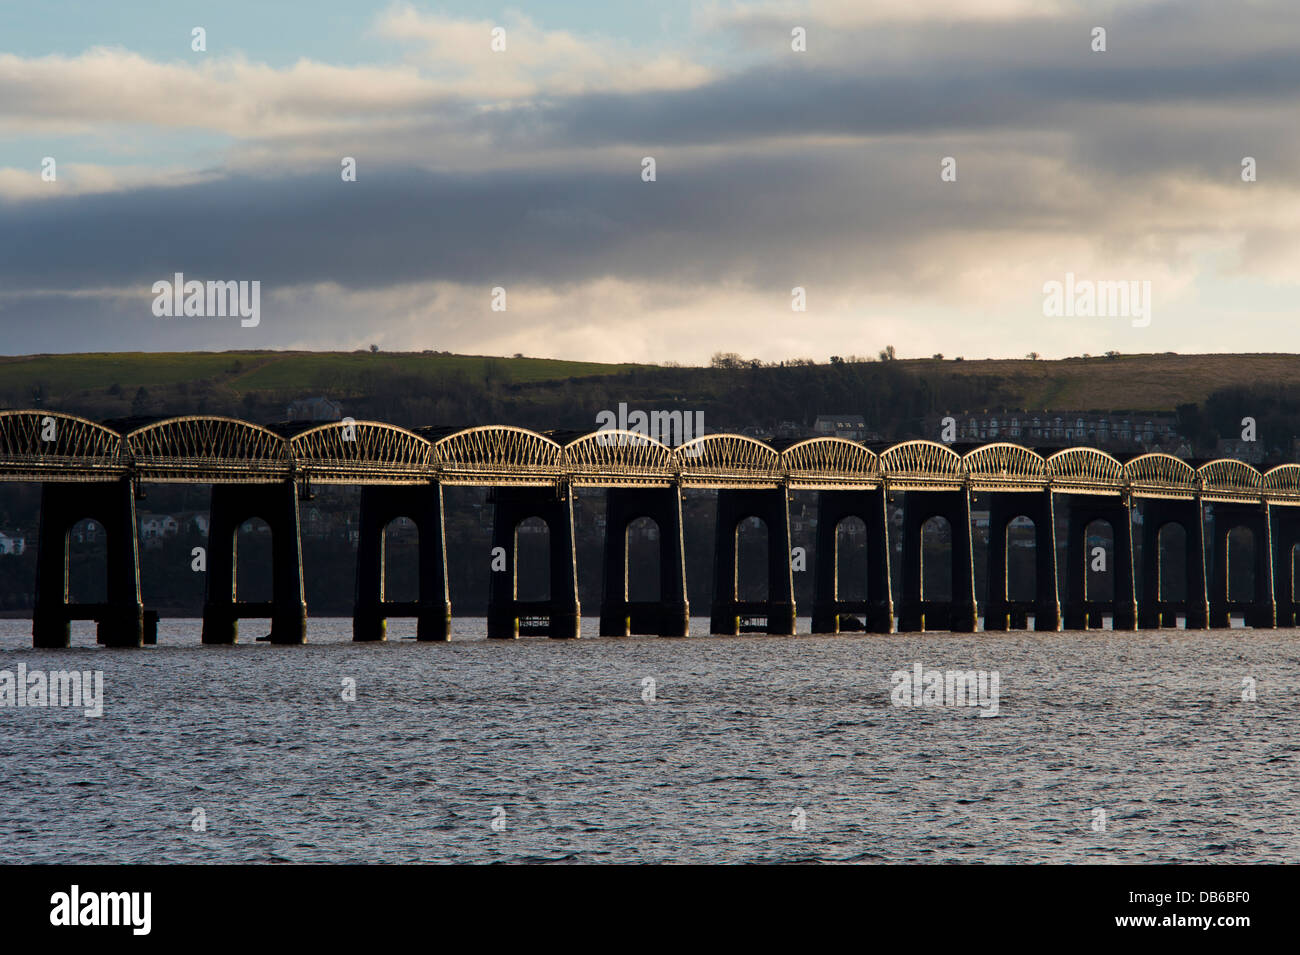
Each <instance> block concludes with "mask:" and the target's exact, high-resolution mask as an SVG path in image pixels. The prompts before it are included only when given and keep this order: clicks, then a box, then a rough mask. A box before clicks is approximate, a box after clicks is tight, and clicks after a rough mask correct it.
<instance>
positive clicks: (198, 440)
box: [124, 415, 292, 484]
mask: <svg viewBox="0 0 1300 955" xmlns="http://www.w3.org/2000/svg"><path fill="white" fill-rule="evenodd" d="M124 454H125V457H126V458H127V461H128V463H129V464H130V466H131V468H132V470H133V471H134V473H135V475H136V476H137V477H138V478H139V479H140V480H142V481H156V482H171V483H180V482H190V483H196V484H209V483H231V482H235V483H256V482H263V481H267V480H275V479H277V478H282V477H284V476H288V475H290V474H292V466H291V459H290V457H289V447H288V443H287V442H286V441H285V440H284V439H283V438H281V437H280V436H279V435H278V434H276V433H275V432H274V431H269V430H267V429H266V428H262V427H259V426H258V425H255V424H249V423H248V422H247V421H239V420H237V419H235V418H221V417H215V416H204V415H188V416H186V417H184V418H167V419H166V420H163V421H158V422H155V423H154V424H149V425H145V426H144V427H143V428H138V429H137V430H135V431H131V432H129V433H128V434H127V435H126V447H125V449H124Z"/></svg>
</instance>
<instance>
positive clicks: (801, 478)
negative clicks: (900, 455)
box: [781, 437, 880, 490]
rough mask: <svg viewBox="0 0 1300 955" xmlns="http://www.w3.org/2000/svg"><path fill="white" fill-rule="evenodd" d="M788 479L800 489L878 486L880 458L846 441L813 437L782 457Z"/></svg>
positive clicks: (793, 445) (787, 451)
mask: <svg viewBox="0 0 1300 955" xmlns="http://www.w3.org/2000/svg"><path fill="white" fill-rule="evenodd" d="M781 462H782V465H783V469H784V471H785V475H786V480H787V482H788V483H789V486H790V487H791V488H795V489H798V490H832V489H834V488H840V487H854V488H864V487H878V486H879V485H880V458H878V457H877V456H876V454H875V452H873V451H872V450H871V449H869V448H865V447H863V446H862V445H860V444H858V443H857V442H856V441H849V440H847V439H845V438H830V437H825V438H809V439H808V440H806V441H800V442H799V443H798V444H792V445H790V447H788V448H786V449H785V451H783V452H782V454H781Z"/></svg>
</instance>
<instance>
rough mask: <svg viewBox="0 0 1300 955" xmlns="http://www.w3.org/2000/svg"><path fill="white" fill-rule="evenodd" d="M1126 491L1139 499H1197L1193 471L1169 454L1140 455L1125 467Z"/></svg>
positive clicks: (1196, 483) (1194, 471)
mask: <svg viewBox="0 0 1300 955" xmlns="http://www.w3.org/2000/svg"><path fill="white" fill-rule="evenodd" d="M1124 476H1125V477H1126V478H1127V479H1128V488H1129V491H1130V492H1131V493H1132V494H1134V495H1137V496H1140V497H1167V498H1189V497H1194V496H1195V495H1196V492H1197V490H1198V489H1199V484H1200V482H1199V480H1198V476H1197V473H1196V469H1195V468H1193V467H1192V466H1191V465H1190V464H1188V463H1187V462H1186V461H1183V460H1181V459H1180V458H1176V457H1174V456H1173V455H1172V454H1162V453H1160V452H1154V453H1152V454H1141V455H1138V456H1137V457H1136V458H1134V459H1133V460H1131V461H1129V462H1128V463H1127V464H1125V465H1124Z"/></svg>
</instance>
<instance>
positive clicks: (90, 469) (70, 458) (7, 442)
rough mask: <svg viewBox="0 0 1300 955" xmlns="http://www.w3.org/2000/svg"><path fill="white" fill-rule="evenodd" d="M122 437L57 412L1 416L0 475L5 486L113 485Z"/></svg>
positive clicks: (120, 472) (122, 469) (118, 471)
mask: <svg viewBox="0 0 1300 955" xmlns="http://www.w3.org/2000/svg"><path fill="white" fill-rule="evenodd" d="M125 473H126V469H125V467H124V466H123V463H122V436H121V435H119V434H118V433H117V432H116V431H112V430H110V429H108V428H105V427H104V426H103V425H102V424H96V423H95V422H93V421H87V420H86V419H85V418H78V417H76V416H75V415H68V414H60V413H59V412H56V411H0V476H3V477H4V479H5V480H8V481H114V480H117V479H118V478H120V477H122V475H123V474H125Z"/></svg>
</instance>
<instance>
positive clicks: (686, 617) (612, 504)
mask: <svg viewBox="0 0 1300 955" xmlns="http://www.w3.org/2000/svg"><path fill="white" fill-rule="evenodd" d="M643 517H644V518H649V519H650V520H652V521H654V522H655V525H656V526H657V527H658V528H659V599H658V600H653V601H629V600H628V577H627V535H628V527H629V525H631V524H632V522H633V521H636V520H639V519H640V518H643ZM690 632H691V611H690V604H689V602H688V600H687V594H686V543H685V539H684V538H683V536H682V492H681V488H680V487H679V486H678V485H676V484H674V485H673V486H672V487H667V488H636V487H611V488H608V489H606V491H605V551H604V561H603V568H602V599H601V604H600V635H601V636H602V637H626V636H628V635H629V634H633V633H652V634H658V635H659V636H663V637H685V636H688V635H689V634H690Z"/></svg>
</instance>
